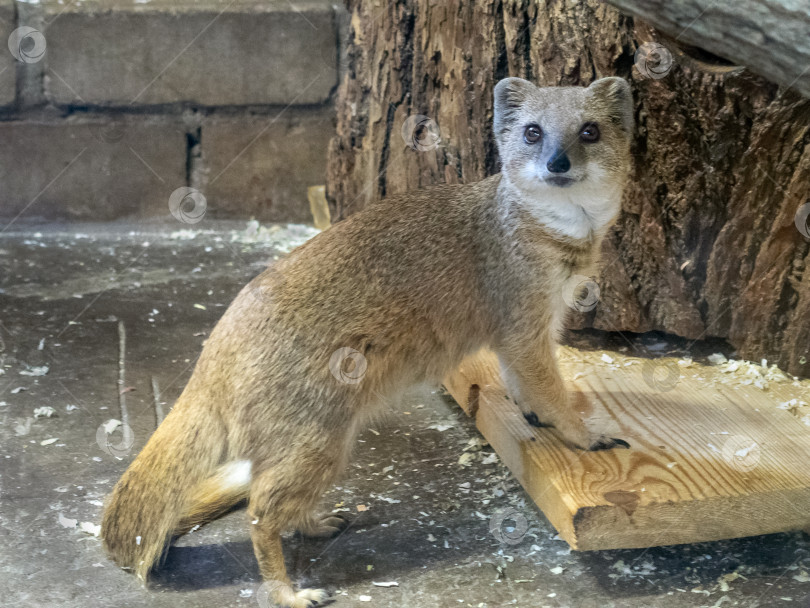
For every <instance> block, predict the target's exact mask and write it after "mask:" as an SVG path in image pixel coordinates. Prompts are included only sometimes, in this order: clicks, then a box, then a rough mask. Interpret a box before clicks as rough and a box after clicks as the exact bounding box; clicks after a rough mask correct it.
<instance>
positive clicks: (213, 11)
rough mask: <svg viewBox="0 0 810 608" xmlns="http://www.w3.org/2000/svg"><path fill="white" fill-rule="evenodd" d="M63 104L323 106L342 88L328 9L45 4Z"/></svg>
mask: <svg viewBox="0 0 810 608" xmlns="http://www.w3.org/2000/svg"><path fill="white" fill-rule="evenodd" d="M44 9H45V12H46V19H50V21H49V25H48V28H47V40H48V69H49V73H48V76H49V77H48V80H47V81H46V86H47V94H48V96H49V98H50V99H51V100H52V101H53V102H54V103H56V104H57V105H90V106H94V105H99V106H110V105H112V106H116V105H118V106H120V105H127V106H128V105H156V104H167V103H175V102H187V103H191V104H200V105H205V106H223V105H254V104H263V105H264V104H279V105H287V104H317V103H321V102H323V101H325V100H326V99H327V98H328V97H329V94H330V92H331V91H332V89H333V88H334V87H335V86H336V83H337V31H336V29H337V27H336V23H335V16H334V9H333V7H332V6H330V4H329V3H327V2H323V1H304V2H302V1H300V0H299V1H295V2H287V1H284V0H272V1H271V2H259V1H256V0H236V1H235V2H231V1H230V0H203V1H202V2H194V1H193V0H179V1H176V0H152V1H151V2H148V3H139V4H136V3H134V2H132V0H126V1H125V0H101V1H99V0H96V1H95V2H94V1H92V0H91V1H88V2H81V3H73V4H70V5H67V6H66V5H65V4H63V3H58V2H55V1H54V0H45V4H44Z"/></svg>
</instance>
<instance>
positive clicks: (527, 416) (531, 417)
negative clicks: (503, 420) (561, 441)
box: [523, 412, 554, 429]
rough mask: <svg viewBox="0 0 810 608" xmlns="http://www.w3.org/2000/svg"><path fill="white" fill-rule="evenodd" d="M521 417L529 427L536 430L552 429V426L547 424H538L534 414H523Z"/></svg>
mask: <svg viewBox="0 0 810 608" xmlns="http://www.w3.org/2000/svg"><path fill="white" fill-rule="evenodd" d="M523 417H524V418H525V419H526V422H528V423H529V424H530V425H531V426H533V427H535V428H538V429H548V428H554V425H553V424H549V423H547V422H540V419H539V418H538V417H537V414H535V413H534V412H528V413H525V412H524V414H523Z"/></svg>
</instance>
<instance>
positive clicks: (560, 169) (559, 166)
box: [546, 150, 571, 173]
mask: <svg viewBox="0 0 810 608" xmlns="http://www.w3.org/2000/svg"><path fill="white" fill-rule="evenodd" d="M546 167H547V168H548V170H549V171H551V172H552V173H565V172H567V171H568V170H569V169H570V168H571V161H570V160H568V155H567V154H566V153H565V152H564V151H563V150H557V152H555V153H554V154H553V155H552V157H551V158H550V159H549V160H548V163H546Z"/></svg>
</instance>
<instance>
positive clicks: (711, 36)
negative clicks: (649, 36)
mask: <svg viewBox="0 0 810 608" xmlns="http://www.w3.org/2000/svg"><path fill="white" fill-rule="evenodd" d="M608 2H610V4H613V5H614V6H616V7H618V8H619V9H620V10H622V11H623V12H625V13H628V14H631V15H634V16H636V17H641V18H642V19H644V20H645V21H647V22H648V23H650V24H651V25H653V26H655V27H656V28H657V29H660V30H662V31H664V32H666V33H667V34H670V35H671V36H673V37H677V38H678V40H679V41H681V42H685V43H689V44H692V45H695V46H697V47H700V48H703V49H706V50H708V51H711V52H712V53H715V54H717V55H720V56H721V57H725V58H727V59H730V60H732V61H733V62H735V63H739V64H741V65H745V66H748V67H749V68H750V69H752V70H753V71H754V72H756V73H757V74H759V75H760V76H764V77H765V78H767V79H769V80H772V81H774V82H778V83H780V84H782V85H784V86H786V87H791V86H792V87H793V88H795V89H796V90H797V91H801V93H802V94H804V95H806V96H810V70H808V69H807V66H808V65H810V4H807V3H802V2H792V1H790V0H736V1H735V2H716V1H715V0H681V1H680V2H672V1H671V0H608Z"/></svg>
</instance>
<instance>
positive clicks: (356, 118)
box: [327, 0, 810, 375]
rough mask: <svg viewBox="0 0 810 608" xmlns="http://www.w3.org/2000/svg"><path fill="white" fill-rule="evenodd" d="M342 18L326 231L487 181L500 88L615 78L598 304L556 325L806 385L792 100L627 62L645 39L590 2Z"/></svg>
mask: <svg viewBox="0 0 810 608" xmlns="http://www.w3.org/2000/svg"><path fill="white" fill-rule="evenodd" d="M348 8H349V10H350V12H351V28H350V34H349V44H350V46H349V52H348V54H347V66H346V70H345V74H344V77H343V79H342V81H341V84H340V89H339V92H338V132H337V136H336V137H335V138H334V139H333V140H332V142H331V144H330V151H329V167H328V177H327V194H328V197H329V200H330V206H331V210H332V217H333V218H334V220H336V221H339V220H340V219H342V218H345V217H347V216H348V215H350V214H352V213H354V212H356V211H358V210H360V209H362V208H363V207H364V206H365V205H366V204H368V203H369V202H370V201H373V200H376V199H378V198H381V197H384V196H385V195H389V194H393V193H396V192H402V191H405V190H411V189H417V188H421V187H424V186H427V185H430V184H434V183H439V182H448V183H462V182H464V183H469V182H474V181H478V180H480V179H482V178H484V177H485V176H487V175H490V174H492V173H495V172H497V171H498V155H497V151H496V148H495V143H494V140H493V137H492V125H491V123H492V89H493V86H494V85H495V83H496V82H497V81H498V80H500V79H501V78H503V77H506V76H520V77H523V78H527V79H529V80H532V81H533V82H535V83H537V84H539V85H560V84H564V85H573V84H581V85H587V84H589V83H590V82H591V81H592V80H593V79H594V78H597V77H602V76H608V75H619V76H622V77H624V78H627V79H628V80H630V81H631V82H632V83H633V88H634V96H635V104H636V119H637V135H636V138H635V142H634V148H633V151H634V155H635V169H634V174H633V175H632V178H631V182H630V185H629V187H628V188H627V191H626V193H625V197H624V201H623V210H622V214H621V216H620V218H619V220H618V221H617V223H616V226H615V227H614V229H613V230H612V231H611V233H610V235H609V237H608V238H606V239H605V243H604V250H603V260H604V267H603V270H602V273H601V276H600V277H599V278H598V280H597V282H598V284H599V286H600V289H601V300H600V303H599V306H597V307H596V309H595V310H594V311H592V312H590V313H585V314H576V315H572V318H571V327H586V326H590V327H596V328H600V329H606V330H628V331H634V332H645V331H649V330H660V331H664V332H668V333H672V334H677V335H680V336H684V337H686V338H691V339H698V338H706V337H711V336H715V337H723V338H727V339H728V340H729V341H730V342H731V343H732V344H733V345H734V346H736V347H737V348H738V349H739V351H740V354H741V355H742V356H744V357H746V358H750V359H756V360H759V359H760V358H762V357H767V358H768V359H769V361H770V362H773V363H778V364H779V365H780V366H782V367H783V368H785V369H788V370H789V371H791V372H792V373H795V374H802V375H810V364H808V363H807V359H810V354H808V351H810V322H808V319H810V272H805V266H806V264H807V261H808V251H810V230H808V227H807V225H806V223H802V221H799V220H802V218H805V219H806V216H807V213H810V206H808V207H804V205H805V204H807V203H808V202H810V101H809V100H806V99H803V98H802V97H800V96H799V95H798V94H797V93H795V92H793V91H790V90H781V89H780V88H779V87H778V86H777V85H775V84H771V83H769V82H767V81H765V80H763V79H762V78H760V77H757V76H753V75H751V74H749V73H747V72H741V73H739V72H738V73H731V74H725V75H719V74H709V73H703V72H699V71H696V70H694V69H692V68H691V67H689V66H686V65H679V64H678V62H677V61H675V62H674V63H673V64H672V65H671V67H670V68H669V69H664V70H662V69H661V68H662V66H663V67H664V68H666V65H665V64H666V62H664V63H661V62H658V63H656V62H654V61H652V59H650V57H649V55H648V56H647V60H648V61H649V62H650V63H644V57H645V55H644V52H645V51H646V50H649V49H650V48H652V47H650V45H649V44H646V45H645V46H642V47H641V51H642V52H641V53H639V54H637V55H636V50H637V49H638V48H639V46H640V45H642V43H646V42H648V41H647V40H644V39H638V37H637V35H636V29H635V27H634V23H633V20H632V18H630V17H626V16H623V15H621V14H620V13H619V12H618V11H617V10H616V9H614V8H612V7H610V6H608V5H606V4H603V3H602V2H599V1H597V0H583V1H573V0H569V1H559V2H541V1H539V0H475V1H473V0H450V1H447V2H431V1H429V0H400V1H399V2H390V3H388V2H382V3H372V2H366V1H360V0H349V1H348ZM663 53H664V54H666V52H665V51H663ZM634 56H635V57H638V58H639V59H638V62H637V64H636V65H635V66H634ZM653 59H655V57H653ZM665 59H666V57H665ZM656 71H657V72H658V73H656ZM650 76H652V77H650ZM414 115H424V116H426V117H429V118H430V119H432V120H433V121H435V123H436V124H437V125H438V131H439V132H440V134H441V140H440V142H439V143H438V146H433V145H430V144H431V142H432V140H431V139H430V132H429V131H430V130H429V129H428V130H427V135H426V136H425V130H424V129H423V130H422V131H421V132H417V133H416V137H417V142H416V145H414V141H413V135H412V134H407V133H406V135H408V137H405V138H403V136H402V129H403V125H405V127H406V131H407V130H408V129H409V128H410V127H411V126H412V125H413V123H414V121H413V119H412V120H410V121H407V119H408V117H409V116H414ZM424 120H425V119H422V121H424ZM406 121H407V122H406ZM429 126H430V125H429ZM420 137H423V139H421V140H420V139H419V138H420ZM406 140H407V141H406ZM408 144H410V145H408ZM422 144H426V145H422ZM805 211H807V213H805Z"/></svg>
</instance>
